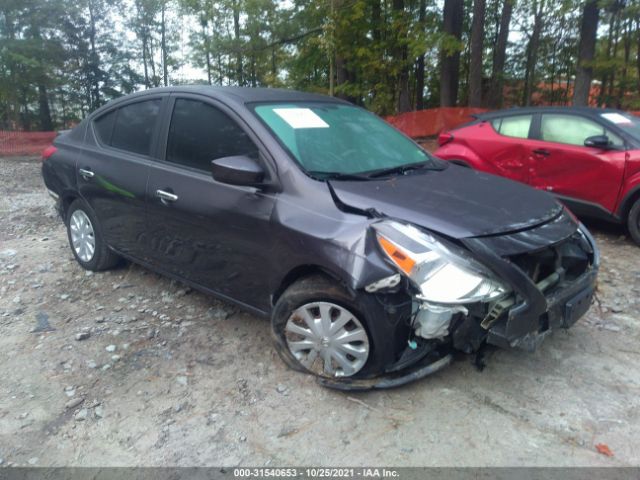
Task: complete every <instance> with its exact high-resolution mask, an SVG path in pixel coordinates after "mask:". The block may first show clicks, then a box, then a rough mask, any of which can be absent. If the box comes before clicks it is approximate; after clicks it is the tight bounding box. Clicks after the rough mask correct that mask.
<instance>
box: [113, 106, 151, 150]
mask: <svg viewBox="0 0 640 480" xmlns="http://www.w3.org/2000/svg"><path fill="white" fill-rule="evenodd" d="M160 104H161V100H160V99H156V100H147V101H144V102H137V103H132V104H131V105H126V106H124V107H121V108H119V109H118V114H117V116H116V121H115V125H114V128H113V133H112V135H111V143H110V145H111V146H112V147H115V148H119V149H121V150H126V151H128V152H132V153H137V154H140V155H149V150H150V148H151V137H152V136H153V132H154V129H155V126H156V123H157V120H158V114H159V113H160Z"/></svg>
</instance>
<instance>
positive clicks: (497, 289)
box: [374, 221, 509, 304]
mask: <svg viewBox="0 0 640 480" xmlns="http://www.w3.org/2000/svg"><path fill="white" fill-rule="evenodd" d="M374 228H375V229H376V237H377V240H378V244H379V245H380V247H381V248H382V250H383V251H384V253H385V254H386V255H387V257H388V258H389V259H390V260H391V261H392V262H393V263H394V264H395V265H396V267H397V268H398V269H399V270H400V271H401V272H402V273H403V274H405V275H406V276H407V277H408V278H409V279H410V280H411V281H412V282H413V283H414V285H415V286H416V287H418V288H419V289H420V292H421V295H420V298H421V299H423V300H426V301H427V302H432V303H441V304H461V303H473V302H480V301H488V300H493V299H495V298H497V297H500V296H502V295H504V294H505V293H507V292H508V291H509V288H507V287H505V285H504V284H502V283H501V282H500V281H499V280H498V279H497V278H496V277H495V275H493V273H491V272H490V271H489V270H488V269H487V268H485V267H484V266H483V265H481V264H480V263H478V262H477V261H476V260H474V259H473V258H471V257H470V255H469V254H468V253H466V252H465V251H464V250H463V249H461V248H459V247H457V246H455V245H453V244H451V243H449V242H446V241H444V240H441V239H436V238H435V237H433V236H432V235H429V234H428V233H426V232H423V231H421V230H418V229H417V228H415V227H413V226H411V225H405V224H402V223H398V222H393V221H383V222H380V223H377V224H375V225H374Z"/></svg>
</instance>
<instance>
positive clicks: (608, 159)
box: [527, 113, 626, 212]
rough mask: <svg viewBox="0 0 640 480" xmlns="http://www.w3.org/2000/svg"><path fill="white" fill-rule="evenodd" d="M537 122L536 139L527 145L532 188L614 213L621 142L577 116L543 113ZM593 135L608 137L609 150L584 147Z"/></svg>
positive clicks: (619, 180)
mask: <svg viewBox="0 0 640 480" xmlns="http://www.w3.org/2000/svg"><path fill="white" fill-rule="evenodd" d="M539 122H540V123H539V128H538V129H537V132H536V134H535V135H534V136H535V137H536V138H533V139H531V140H529V141H528V142H527V143H528V147H529V154H530V162H529V165H530V175H529V178H530V183H531V185H532V186H533V187H536V188H539V189H542V190H547V191H549V192H551V193H553V194H555V195H557V196H558V197H560V198H561V199H562V198H563V197H568V198H567V199H568V200H574V201H578V202H580V203H585V204H595V205H592V206H600V207H602V208H604V209H606V210H608V211H609V212H613V211H614V208H615V205H616V201H617V198H618V193H619V191H620V187H621V184H622V179H623V175H624V165H625V155H626V153H625V151H624V141H623V140H622V139H621V138H620V137H619V136H617V135H616V134H614V133H612V132H611V131H609V130H608V129H607V128H606V127H604V126H603V125H600V124H599V123H597V122H595V121H593V120H591V119H588V118H585V117H582V116H579V115H571V114H565V113H548V114H542V115H541V116H540V120H539ZM595 135H606V136H607V137H609V140H610V143H611V148H609V149H601V148H592V147H585V146H584V141H585V140H586V139H587V138H589V137H591V136H595Z"/></svg>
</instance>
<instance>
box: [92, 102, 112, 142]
mask: <svg viewBox="0 0 640 480" xmlns="http://www.w3.org/2000/svg"><path fill="white" fill-rule="evenodd" d="M116 113H117V110H113V111H111V112H109V113H107V114H105V115H102V116H101V117H99V118H97V119H96V120H95V121H94V122H93V124H94V126H95V131H96V134H97V135H98V139H99V140H100V141H101V142H102V143H104V144H105V145H111V134H112V133H113V125H114V124H115V121H116Z"/></svg>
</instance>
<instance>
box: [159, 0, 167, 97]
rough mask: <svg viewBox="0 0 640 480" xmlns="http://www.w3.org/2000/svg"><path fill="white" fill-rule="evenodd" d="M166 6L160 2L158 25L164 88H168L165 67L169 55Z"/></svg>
mask: <svg viewBox="0 0 640 480" xmlns="http://www.w3.org/2000/svg"><path fill="white" fill-rule="evenodd" d="M166 7H167V4H166V2H164V1H163V2H162V10H161V14H160V16H161V20H160V21H161V23H160V34H161V43H162V46H161V48H162V76H163V82H164V86H165V87H167V86H169V65H167V58H168V57H169V55H167V24H166V21H165V10H166Z"/></svg>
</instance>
